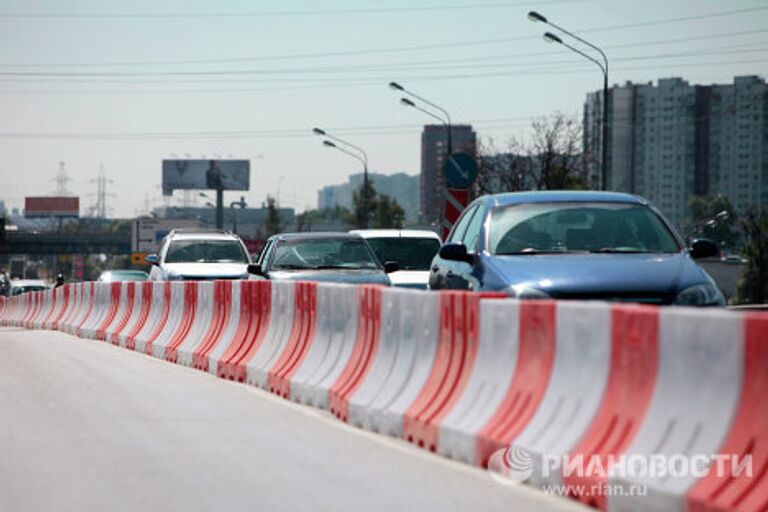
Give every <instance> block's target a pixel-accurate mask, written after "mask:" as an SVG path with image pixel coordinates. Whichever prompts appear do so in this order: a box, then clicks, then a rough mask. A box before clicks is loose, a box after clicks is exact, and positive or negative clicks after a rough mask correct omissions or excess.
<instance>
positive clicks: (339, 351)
mask: <svg viewBox="0 0 768 512" xmlns="http://www.w3.org/2000/svg"><path fill="white" fill-rule="evenodd" d="M358 320H359V302H358V298H357V287H355V286H351V285H344V284H330V283H329V284H323V285H322V286H318V287H317V326H316V330H315V339H314V340H312V342H311V345H310V347H309V352H308V353H307V356H306V358H305V360H304V362H303V364H302V365H301V368H299V369H298V370H297V371H296V373H295V374H294V376H293V378H292V379H291V398H292V399H294V400H296V401H298V402H301V403H305V404H310V405H314V406H315V407H320V408H323V409H325V408H327V407H328V391H329V390H330V389H331V386H333V383H334V382H336V379H337V378H338V377H339V375H340V374H341V372H342V371H344V366H345V365H346V364H347V361H348V360H349V357H350V355H351V354H352V349H353V348H354V345H355V339H356V337H357V334H356V333H357V328H358V325H357V324H358Z"/></svg>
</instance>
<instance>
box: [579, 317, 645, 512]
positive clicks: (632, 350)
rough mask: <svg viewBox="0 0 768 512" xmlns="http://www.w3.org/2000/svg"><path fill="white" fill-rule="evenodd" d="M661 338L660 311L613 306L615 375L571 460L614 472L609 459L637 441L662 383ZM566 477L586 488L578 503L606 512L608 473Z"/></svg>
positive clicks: (612, 374)
mask: <svg viewBox="0 0 768 512" xmlns="http://www.w3.org/2000/svg"><path fill="white" fill-rule="evenodd" d="M658 333H659V315H658V309H656V308H655V307H648V306H613V307H612V311H611V337H612V342H611V370H610V373H609V375H608V382H607V385H606V391H605V396H604V397H603V402H602V404H601V405H600V409H599V410H598V412H597V414H596V415H595V419H594V421H593V422H592V424H591V425H590V426H589V428H588V429H587V432H586V433H585V435H584V437H583V438H582V440H581V441H580V442H579V443H578V444H577V445H576V447H575V448H574V449H573V450H572V451H571V453H570V454H569V457H570V459H571V460H573V459H575V458H577V457H579V456H581V457H582V458H583V460H584V461H587V462H589V461H599V462H600V465H601V466H602V467H603V468H609V467H610V464H609V462H610V460H609V457H616V456H618V455H620V454H622V453H623V452H624V451H625V450H626V448H627V446H628V445H629V443H631V442H632V439H634V436H635V434H636V433H637V430H638V429H639V427H640V425H641V423H642V421H643V418H644V417H645V413H646V410H647V409H648V404H649V403H650V401H651V397H652V395H653V388H654V385H655V383H656V372H657V370H658V365H659V361H658V359H659V341H658ZM595 464H597V463H596V462H595ZM564 476H565V478H564V482H565V484H566V485H569V486H572V488H573V489H583V492H581V491H580V492H578V493H577V494H576V493H575V494H573V495H571V497H572V498H574V499H576V500H578V501H581V502H584V503H586V504H588V505H590V506H593V507H597V508H600V509H605V505H606V493H605V486H606V484H607V481H606V475H605V474H601V473H600V472H593V473H592V474H582V475H579V474H575V475H564Z"/></svg>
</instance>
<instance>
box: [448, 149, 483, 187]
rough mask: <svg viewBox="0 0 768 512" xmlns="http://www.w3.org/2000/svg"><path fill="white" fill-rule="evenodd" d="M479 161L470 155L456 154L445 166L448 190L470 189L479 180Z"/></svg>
mask: <svg viewBox="0 0 768 512" xmlns="http://www.w3.org/2000/svg"><path fill="white" fill-rule="evenodd" d="M477 171H478V168H477V161H476V160H475V158H474V157H473V156H472V155H470V154H469V153H454V154H452V155H451V156H450V157H449V158H448V160H446V161H445V165H443V176H445V182H446V185H447V186H448V188H459V189H461V188H469V186H470V185H472V183H474V182H475V179H477Z"/></svg>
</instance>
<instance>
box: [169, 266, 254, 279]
mask: <svg viewBox="0 0 768 512" xmlns="http://www.w3.org/2000/svg"><path fill="white" fill-rule="evenodd" d="M163 270H164V271H165V272H166V273H170V274H175V275H178V276H183V277H186V278H193V279H194V278H200V279H216V278H222V279H238V278H243V279H247V277H248V265H246V264H245V263H167V264H165V265H163Z"/></svg>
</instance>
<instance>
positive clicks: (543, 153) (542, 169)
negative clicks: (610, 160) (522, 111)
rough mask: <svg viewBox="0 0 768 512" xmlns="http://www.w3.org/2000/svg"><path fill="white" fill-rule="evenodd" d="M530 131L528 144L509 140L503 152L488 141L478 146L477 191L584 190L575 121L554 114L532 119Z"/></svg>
mask: <svg viewBox="0 0 768 512" xmlns="http://www.w3.org/2000/svg"><path fill="white" fill-rule="evenodd" d="M531 132H532V134H531V136H530V142H529V143H528V144H523V143H522V142H520V140H518V139H516V138H511V139H510V140H509V142H508V144H507V148H506V152H503V153H501V152H499V151H497V149H496V147H495V145H494V143H493V140H492V139H489V140H488V141H487V142H485V143H481V145H480V150H479V154H480V158H479V160H480V162H479V165H480V169H479V173H478V178H477V182H476V188H477V191H478V192H480V193H482V194H490V193H499V192H518V191H522V190H563V189H584V188H587V180H586V176H585V172H584V166H583V158H582V154H581V149H582V148H581V146H582V143H583V141H582V129H581V124H580V123H579V122H578V120H577V119H576V118H573V117H568V116H566V115H565V114H562V113H560V112H557V113H555V114H552V115H551V116H549V117H543V118H539V119H536V120H534V121H533V122H532V123H531Z"/></svg>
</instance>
